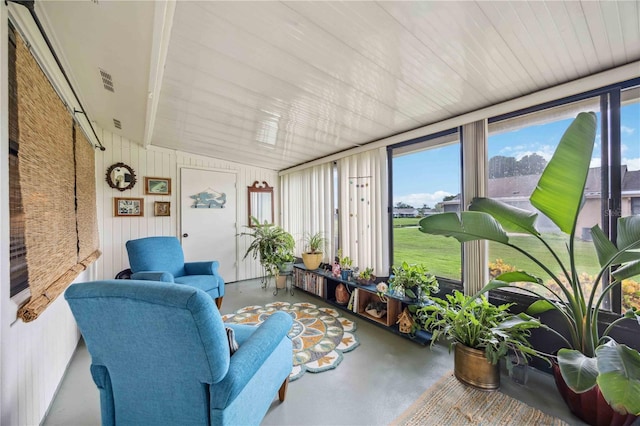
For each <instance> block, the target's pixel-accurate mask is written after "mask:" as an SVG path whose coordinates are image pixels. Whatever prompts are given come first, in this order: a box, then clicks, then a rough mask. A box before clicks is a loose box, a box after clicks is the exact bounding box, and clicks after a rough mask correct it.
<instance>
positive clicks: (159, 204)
mask: <svg viewBox="0 0 640 426" xmlns="http://www.w3.org/2000/svg"><path fill="white" fill-rule="evenodd" d="M153 213H154V214H155V215H156V216H171V202H169V201H156V202H154V203H153Z"/></svg>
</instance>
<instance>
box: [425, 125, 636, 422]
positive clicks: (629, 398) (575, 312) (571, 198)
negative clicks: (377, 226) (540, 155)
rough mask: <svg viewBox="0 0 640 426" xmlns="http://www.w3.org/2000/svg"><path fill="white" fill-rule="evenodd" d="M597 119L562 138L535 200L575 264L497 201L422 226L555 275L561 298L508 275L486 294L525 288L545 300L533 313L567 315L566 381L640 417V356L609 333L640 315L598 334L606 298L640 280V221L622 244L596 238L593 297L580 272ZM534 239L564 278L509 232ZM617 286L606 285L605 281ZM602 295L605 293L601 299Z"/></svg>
mask: <svg viewBox="0 0 640 426" xmlns="http://www.w3.org/2000/svg"><path fill="white" fill-rule="evenodd" d="M595 132H596V116H595V114H594V113H580V114H578V116H577V117H576V118H575V120H574V121H573V122H572V123H571V125H570V126H569V128H568V129H567V131H566V132H565V134H564V135H563V136H562V139H561V140H560V143H559V144H558V147H557V149H556V151H555V153H554V155H553V157H552V159H551V161H550V162H549V164H548V165H547V167H546V168H545V170H544V172H543V173H542V175H541V176H540V180H539V181H538V185H537V187H536V189H535V190H534V192H533V193H532V195H531V197H530V202H531V204H532V205H533V206H534V207H535V208H536V209H538V210H539V211H540V212H541V213H542V214H544V215H545V216H547V217H548V218H549V219H551V220H552V221H553V222H554V223H555V224H556V225H557V226H558V227H559V228H560V230H561V231H562V232H563V233H565V234H568V235H569V240H568V245H567V255H568V261H565V262H563V261H562V260H561V257H560V255H559V253H556V252H555V251H554V250H553V249H552V248H551V246H550V245H549V244H548V243H547V241H545V239H544V238H543V236H542V234H541V233H540V232H539V231H538V230H537V229H536V227H535V222H536V218H537V216H538V214H537V213H534V212H530V211H526V210H521V209H518V208H515V207H513V206H510V205H507V204H505V203H502V202H500V201H497V200H493V199H489V198H476V199H474V200H473V202H472V203H471V205H470V207H469V210H471V211H465V212H462V213H460V215H458V214H456V213H442V214H438V215H432V216H429V217H426V218H424V219H422V220H420V230H421V231H422V232H425V233H429V234H436V235H445V236H450V237H454V238H456V239H457V240H458V241H460V242H466V241H475V240H489V241H495V242H497V243H500V244H504V245H506V246H508V247H511V248H513V249H514V250H516V251H517V252H519V253H521V254H522V255H524V256H526V257H528V258H529V259H531V260H532V261H533V262H534V263H535V264H536V265H538V266H539V267H540V268H542V270H544V271H545V273H547V274H548V275H549V276H550V277H551V279H552V280H553V282H555V284H557V286H558V287H559V289H560V291H559V292H557V291H554V290H553V288H551V287H550V286H549V285H547V284H545V282H544V281H543V280H542V279H540V278H538V277H536V276H534V275H532V274H530V273H527V272H524V271H515V272H507V273H503V274H501V275H499V276H497V277H496V278H495V279H493V280H491V281H490V282H489V283H488V284H487V285H486V286H485V287H484V288H483V289H482V290H481V293H484V292H487V291H490V290H494V289H499V288H503V287H510V286H518V285H517V284H516V283H521V282H526V283H529V287H528V288H527V287H523V288H522V290H524V291H527V292H529V293H532V294H533V295H535V296H537V298H538V300H537V301H536V302H534V303H533V304H532V305H531V306H529V308H528V310H527V312H528V313H529V314H531V315H537V314H540V313H542V312H545V311H548V310H551V309H555V310H557V311H558V312H560V314H561V317H562V319H563V320H564V322H565V324H566V326H567V329H568V330H569V338H568V339H567V338H565V337H563V336H562V335H560V334H559V333H557V334H558V335H560V336H561V337H562V339H563V340H564V342H565V345H566V348H563V349H560V351H559V352H558V364H559V366H560V370H561V372H562V376H563V378H564V379H565V381H566V382H567V384H568V385H569V387H570V388H571V389H573V390H574V391H575V392H578V393H580V392H585V391H587V390H589V389H591V388H593V387H594V386H595V385H596V384H597V385H599V387H600V390H601V391H602V394H603V396H604V398H605V399H606V400H607V402H608V403H609V404H610V405H611V406H612V407H613V408H614V409H615V410H616V411H618V412H620V413H622V414H624V413H632V414H636V415H638V414H640V354H639V353H638V351H636V350H634V349H631V348H629V347H627V346H626V345H619V344H617V343H616V342H615V341H613V339H612V338H611V337H609V336H608V333H609V332H610V331H611V329H612V328H613V327H614V326H615V324H617V323H618V322H620V321H622V320H624V319H627V318H630V319H635V320H636V321H638V322H639V323H640V316H639V315H638V312H637V311H636V310H629V311H627V312H625V313H624V315H622V316H621V317H620V318H618V319H617V320H615V321H613V323H612V324H610V325H609V327H607V328H606V329H605V330H604V331H603V332H600V330H599V328H598V315H599V313H600V306H601V304H602V302H603V300H604V298H605V297H606V294H607V293H608V292H609V291H610V290H611V289H612V288H613V287H615V286H617V285H619V284H620V282H621V281H622V280H623V279H626V278H630V277H633V276H635V275H638V274H640V251H639V250H638V249H639V248H640V216H632V217H625V218H619V219H618V237H617V241H616V242H615V243H614V242H612V241H609V240H608V239H607V237H606V236H605V234H604V232H603V231H602V230H601V229H600V227H599V226H598V225H596V226H594V227H593V228H591V235H592V238H593V243H594V247H595V250H596V252H597V255H598V260H599V263H600V267H601V269H600V271H599V273H598V274H597V276H596V280H595V283H594V285H593V288H592V289H591V291H590V292H588V293H587V292H586V291H585V290H584V289H583V287H582V285H581V283H580V276H579V272H578V271H577V270H576V252H575V250H574V236H575V232H576V223H577V219H578V214H579V212H580V209H581V207H582V205H583V195H584V188H585V183H586V180H587V174H588V173H589V164H590V161H591V154H592V151H593V145H594V141H595ZM510 232H511V233H519V234H527V235H530V236H532V237H534V238H535V239H537V240H538V241H539V242H540V244H541V245H542V246H543V247H544V248H545V250H547V251H548V252H549V253H550V254H551V256H552V257H553V259H554V260H555V262H556V263H557V264H558V267H559V270H560V271H561V273H557V274H556V273H554V272H553V270H552V268H553V266H552V265H547V264H545V263H544V262H542V261H541V260H539V259H538V258H536V257H535V256H534V254H532V251H530V250H528V249H527V248H525V247H519V246H518V245H516V244H515V243H513V242H511V240H510V239H509V234H508V233H510ZM605 276H606V277H607V280H608V281H609V283H608V284H607V285H605V286H604V288H603V285H602V284H601V281H602V279H603V277H605ZM600 290H602V292H601V294H598V292H599V291H600ZM549 295H551V296H549Z"/></svg>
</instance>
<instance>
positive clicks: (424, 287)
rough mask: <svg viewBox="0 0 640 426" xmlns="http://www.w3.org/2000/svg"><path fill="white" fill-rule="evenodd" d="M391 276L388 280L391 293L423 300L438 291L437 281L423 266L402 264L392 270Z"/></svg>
mask: <svg viewBox="0 0 640 426" xmlns="http://www.w3.org/2000/svg"><path fill="white" fill-rule="evenodd" d="M392 272H393V274H392V276H391V277H390V278H389V284H391V288H392V291H393V292H394V293H396V294H405V295H406V296H408V297H410V298H412V299H416V300H424V299H426V298H428V297H429V295H431V293H437V292H438V291H439V284H438V280H437V279H436V277H435V276H433V275H431V274H429V273H428V272H427V270H426V268H425V267H424V266H423V265H417V264H409V263H407V262H402V264H401V265H400V266H394V267H393V268H392Z"/></svg>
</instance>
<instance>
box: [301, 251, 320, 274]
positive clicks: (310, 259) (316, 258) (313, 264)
mask: <svg viewBox="0 0 640 426" xmlns="http://www.w3.org/2000/svg"><path fill="white" fill-rule="evenodd" d="M322 256H323V254H322V253H302V262H303V263H304V267H305V268H307V269H308V270H310V271H315V270H316V269H318V267H319V266H320V263H322Z"/></svg>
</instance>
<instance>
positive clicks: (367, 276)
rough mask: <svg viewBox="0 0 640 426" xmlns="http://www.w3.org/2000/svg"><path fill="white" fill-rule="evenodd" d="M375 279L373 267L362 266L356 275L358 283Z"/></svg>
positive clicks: (367, 282) (365, 282) (366, 282)
mask: <svg viewBox="0 0 640 426" xmlns="http://www.w3.org/2000/svg"><path fill="white" fill-rule="evenodd" d="M375 280H376V276H375V275H373V268H369V267H367V268H364V269H363V270H362V271H360V273H359V274H358V276H357V277H356V282H357V283H358V284H371V283H372V282H374V281H375Z"/></svg>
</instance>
